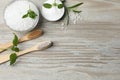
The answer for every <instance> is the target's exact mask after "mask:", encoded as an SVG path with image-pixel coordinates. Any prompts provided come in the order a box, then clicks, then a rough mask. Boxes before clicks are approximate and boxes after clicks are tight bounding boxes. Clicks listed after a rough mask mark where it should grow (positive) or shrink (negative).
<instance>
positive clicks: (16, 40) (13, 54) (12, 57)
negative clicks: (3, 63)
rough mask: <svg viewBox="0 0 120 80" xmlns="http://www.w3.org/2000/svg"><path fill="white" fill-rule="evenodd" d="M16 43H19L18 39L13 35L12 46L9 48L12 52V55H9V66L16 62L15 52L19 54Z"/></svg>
mask: <svg viewBox="0 0 120 80" xmlns="http://www.w3.org/2000/svg"><path fill="white" fill-rule="evenodd" d="M18 42H19V39H18V37H17V35H16V34H15V33H14V39H13V42H12V43H13V46H12V48H11V50H12V51H14V53H12V54H11V55H10V65H13V64H14V63H15V62H16V59H17V54H16V52H19V48H18V47H17V45H18Z"/></svg>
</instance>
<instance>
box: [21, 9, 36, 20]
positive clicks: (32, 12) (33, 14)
mask: <svg viewBox="0 0 120 80" xmlns="http://www.w3.org/2000/svg"><path fill="white" fill-rule="evenodd" d="M36 16H37V14H36V13H35V12H34V11H33V10H31V9H29V10H28V12H27V14H25V15H23V16H22V18H27V17H30V18H32V19H35V18H36Z"/></svg>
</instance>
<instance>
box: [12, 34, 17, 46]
mask: <svg viewBox="0 0 120 80" xmlns="http://www.w3.org/2000/svg"><path fill="white" fill-rule="evenodd" d="M17 44H18V37H17V35H16V34H15V33H14V39H13V45H14V46H17Z"/></svg>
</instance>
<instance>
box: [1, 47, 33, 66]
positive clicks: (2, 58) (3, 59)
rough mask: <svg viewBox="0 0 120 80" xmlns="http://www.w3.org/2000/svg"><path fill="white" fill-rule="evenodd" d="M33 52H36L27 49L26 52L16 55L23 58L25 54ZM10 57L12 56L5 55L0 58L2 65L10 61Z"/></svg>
mask: <svg viewBox="0 0 120 80" xmlns="http://www.w3.org/2000/svg"><path fill="white" fill-rule="evenodd" d="M32 51H35V50H34V48H29V49H26V50H24V51H20V52H18V53H16V54H17V56H21V55H23V54H27V53H29V52H32ZM9 56H10V54H3V55H1V56H0V64H2V63H5V62H7V61H9Z"/></svg>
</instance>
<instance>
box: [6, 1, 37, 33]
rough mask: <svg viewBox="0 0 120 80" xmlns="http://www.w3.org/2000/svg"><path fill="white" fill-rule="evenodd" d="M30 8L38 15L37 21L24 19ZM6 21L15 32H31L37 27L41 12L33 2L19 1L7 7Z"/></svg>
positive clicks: (28, 18)
mask: <svg viewBox="0 0 120 80" xmlns="http://www.w3.org/2000/svg"><path fill="white" fill-rule="evenodd" d="M29 8H30V9H31V10H33V11H34V12H35V13H36V14H37V16H36V18H35V19H32V18H30V17H27V18H22V16H23V15H25V14H26V13H27V11H28V10H29ZM4 19H5V22H6V24H7V25H8V26H9V27H10V28H11V29H13V30H15V31H30V30H32V29H33V28H35V27H36V25H37V23H38V21H39V11H38V9H37V7H36V6H35V5H34V4H33V3H32V2H30V1H26V0H17V1H14V2H13V3H11V4H10V5H8V6H7V7H6V9H5V13H4Z"/></svg>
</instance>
